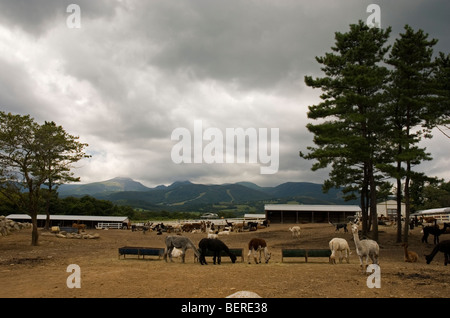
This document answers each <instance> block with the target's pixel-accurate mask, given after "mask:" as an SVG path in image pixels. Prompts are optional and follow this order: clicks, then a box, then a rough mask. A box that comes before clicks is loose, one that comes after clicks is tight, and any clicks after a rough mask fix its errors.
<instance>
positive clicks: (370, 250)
mask: <svg viewBox="0 0 450 318" xmlns="http://www.w3.org/2000/svg"><path fill="white" fill-rule="evenodd" d="M352 233H353V239H354V241H355V246H356V253H357V254H358V256H359V262H360V263H361V268H362V270H363V273H365V271H366V267H367V265H368V263H369V257H370V259H371V260H372V263H373V264H377V265H378V256H379V254H380V247H379V246H378V243H377V242H375V241H374V240H368V239H366V240H360V239H359V234H358V225H356V224H353V225H352ZM364 257H365V258H366V262H365V264H363V258H364Z"/></svg>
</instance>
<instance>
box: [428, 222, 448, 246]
mask: <svg viewBox="0 0 450 318" xmlns="http://www.w3.org/2000/svg"><path fill="white" fill-rule="evenodd" d="M447 227H450V224H448V223H444V228H443V229H442V230H441V229H440V228H439V226H438V225H435V226H425V227H424V228H423V230H422V232H423V236H422V243H427V244H428V236H429V235H430V234H432V235H433V236H434V244H438V243H439V236H440V235H441V234H444V233H445V232H446V230H447Z"/></svg>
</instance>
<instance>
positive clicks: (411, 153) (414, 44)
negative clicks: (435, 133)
mask: <svg viewBox="0 0 450 318" xmlns="http://www.w3.org/2000/svg"><path fill="white" fill-rule="evenodd" d="M436 43H437V40H435V39H432V40H428V34H425V33H424V32H423V31H422V30H419V31H417V32H415V31H414V30H413V29H412V28H411V27H410V26H408V25H406V26H405V33H403V34H400V38H398V39H397V40H396V41H395V43H394V45H393V47H392V51H391V53H390V56H389V59H388V61H387V63H388V64H390V65H392V66H393V70H392V72H391V75H390V89H389V93H390V100H391V103H390V105H389V112H388V113H387V114H388V117H387V119H388V121H389V122H390V124H391V125H390V126H391V127H390V129H389V130H388V131H389V133H390V134H391V135H392V137H393V138H392V141H391V143H390V144H389V145H390V146H391V147H392V148H393V149H396V152H395V153H393V154H392V155H393V157H394V158H395V161H396V163H397V166H396V172H395V178H396V179H397V206H400V204H401V201H402V200H404V202H405V210H406V213H405V214H406V215H405V219H406V220H405V228H404V237H403V241H404V242H407V240H408V226H409V214H410V181H411V177H412V166H413V165H415V164H418V163H420V162H422V161H424V160H431V156H430V154H429V153H427V152H426V150H425V148H421V147H419V146H418V144H419V142H420V141H421V139H422V138H423V137H427V138H430V137H431V134H430V132H431V130H430V128H431V127H432V126H433V124H432V121H430V120H427V118H429V119H431V118H433V117H434V116H436V115H439V112H440V109H436V108H435V106H434V103H435V102H436V95H435V94H436V92H437V86H436V81H434V79H433V71H434V70H435V65H434V63H433V61H432V55H433V46H434V45H435V44H436ZM403 163H404V164H405V165H406V168H403V167H402V164H403ZM403 178H404V179H405V182H404V187H403V188H404V189H403V193H404V197H403V196H402V192H401V190H402V183H401V180H402V179H403ZM397 217H398V219H399V220H400V219H401V210H400V209H399V208H397ZM400 223H401V222H398V228H397V241H398V242H400V241H401V239H400V238H401V224H400Z"/></svg>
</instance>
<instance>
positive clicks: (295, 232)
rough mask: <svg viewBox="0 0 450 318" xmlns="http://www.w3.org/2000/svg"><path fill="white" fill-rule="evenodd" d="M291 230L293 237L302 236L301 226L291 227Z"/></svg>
mask: <svg viewBox="0 0 450 318" xmlns="http://www.w3.org/2000/svg"><path fill="white" fill-rule="evenodd" d="M289 231H291V233H292V237H296V238H299V237H300V226H293V227H290V228H289Z"/></svg>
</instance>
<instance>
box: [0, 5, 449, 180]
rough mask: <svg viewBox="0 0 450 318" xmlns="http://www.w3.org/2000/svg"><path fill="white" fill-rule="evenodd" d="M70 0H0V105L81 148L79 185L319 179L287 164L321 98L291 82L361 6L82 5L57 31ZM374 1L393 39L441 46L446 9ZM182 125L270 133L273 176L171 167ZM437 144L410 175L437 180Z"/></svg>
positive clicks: (233, 167)
mask: <svg viewBox="0 0 450 318" xmlns="http://www.w3.org/2000/svg"><path fill="white" fill-rule="evenodd" d="M73 2H75V1H68V0H67V1H66V0H64V1H57V0H40V1H32V2H30V1H24V0H16V1H3V0H0V21H1V22H0V105H1V108H2V110H7V111H11V112H16V113H21V114H27V113H29V114H31V115H32V116H33V117H35V118H36V119H37V120H39V121H43V120H54V121H55V122H57V123H58V124H61V125H63V127H65V128H66V130H68V131H69V132H70V133H72V134H75V135H79V136H80V137H81V139H82V141H83V142H87V143H88V144H89V148H88V151H89V152H90V153H91V154H92V155H93V157H92V158H91V159H89V160H85V161H83V162H80V163H79V165H78V168H77V169H76V171H75V172H76V173H77V175H79V176H81V179H82V181H83V182H92V181H97V180H104V179H107V178H112V177H115V176H118V175H121V176H130V177H132V178H134V179H136V180H140V181H142V182H144V183H146V184H147V185H157V184H161V183H165V184H167V183H170V182H173V181H176V180H183V179H189V180H192V181H194V182H208V183H221V182H236V181H242V180H246V181H252V182H256V183H258V184H261V185H275V184H279V183H282V182H285V181H314V182H322V181H323V180H324V179H325V178H326V176H327V171H326V170H323V171H319V172H312V171H311V170H310V168H311V165H312V162H308V161H306V160H304V159H302V158H300V157H299V156H298V152H299V151H300V150H302V151H305V150H306V147H307V146H308V145H311V144H312V137H313V136H312V135H311V134H310V133H309V132H308V131H307V130H306V128H305V125H306V123H307V122H309V121H308V119H307V117H306V113H307V110H308V109H307V106H308V105H312V104H315V103H317V102H319V95H320V91H315V90H313V89H310V88H308V87H306V86H305V84H304V83H303V78H304V76H305V75H315V76H320V75H321V72H320V65H318V64H317V62H316V61H315V56H322V55H323V54H324V53H325V52H328V51H329V50H330V47H331V46H333V44H334V32H335V31H340V32H346V31H347V30H348V26H349V24H351V23H356V22H357V21H358V20H360V19H361V20H365V19H366V18H367V16H368V13H367V12H366V8H367V5H368V4H370V3H371V1H362V2H361V1H357V0H351V1H335V2H332V3H330V2H329V1H324V0H318V1H314V3H311V2H310V3H306V2H303V1H294V0H284V1H268V0H267V1H252V0H231V1H209V0H196V1H191V0H180V1H145V2H144V1H132V0H129V1H106V0H104V1H87V0H83V1H77V2H76V3H77V4H78V5H80V7H81V19H82V27H81V29H76V30H73V29H68V28H67V27H66V18H67V16H68V14H67V13H66V7H67V5H69V4H70V3H73ZM378 3H379V5H380V7H381V23H382V26H383V27H387V26H389V25H390V26H392V27H393V32H392V40H393V39H394V38H395V36H396V35H397V34H398V33H400V32H402V31H403V26H404V25H405V24H410V25H411V26H412V27H413V28H422V29H424V30H425V31H426V32H428V33H429V34H430V37H436V38H438V39H439V40H440V41H439V44H438V47H437V50H442V51H445V52H449V48H450V39H449V35H448V34H447V33H448V32H447V30H448V26H449V23H448V19H447V16H446V12H448V11H449V10H448V9H449V4H447V3H446V2H444V1H437V0H434V1H427V2H423V1H418V0H414V1H396V2H392V1H381V2H378ZM195 120H202V121H203V125H204V129H206V128H208V127H216V128H218V129H219V130H221V131H225V129H226V128H236V127H242V128H250V127H252V128H279V129H280V169H279V172H278V173H277V174H274V175H261V174H260V173H259V172H260V170H259V168H260V165H259V164H181V165H176V164H174V163H173V162H172V160H171V158H170V153H171V148H172V146H173V145H174V144H175V142H173V141H171V139H170V136H171V133H172V131H173V130H174V129H175V128H177V127H185V128H187V129H189V130H190V131H191V132H192V130H193V124H194V121H195ZM439 140H440V143H441V144H442V140H441V139H439ZM205 143H206V142H205ZM436 143H437V141H436V142H435V141H434V140H431V141H427V147H428V150H429V151H430V152H432V153H436V154H438V156H439V159H436V161H433V162H432V163H425V164H423V165H422V166H420V168H421V169H423V170H427V169H429V171H430V172H431V173H433V174H440V175H442V177H447V178H449V177H450V175H446V174H448V173H447V172H445V169H442V168H440V166H442V165H441V164H442V158H441V157H442V156H441V154H442V152H441V151H442V150H441V149H440V148H442V147H438V146H436Z"/></svg>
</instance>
